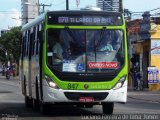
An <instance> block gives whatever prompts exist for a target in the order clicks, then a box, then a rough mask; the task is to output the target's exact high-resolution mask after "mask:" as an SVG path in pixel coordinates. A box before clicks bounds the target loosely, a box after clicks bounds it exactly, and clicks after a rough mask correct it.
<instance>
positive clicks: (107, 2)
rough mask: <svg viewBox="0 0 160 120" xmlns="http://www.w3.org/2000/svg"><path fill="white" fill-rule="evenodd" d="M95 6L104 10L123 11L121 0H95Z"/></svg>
mask: <svg viewBox="0 0 160 120" xmlns="http://www.w3.org/2000/svg"><path fill="white" fill-rule="evenodd" d="M97 7H99V8H101V9H102V10H105V11H119V12H122V11H123V9H122V0H97Z"/></svg>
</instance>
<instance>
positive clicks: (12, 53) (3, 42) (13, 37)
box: [0, 27, 21, 63]
mask: <svg viewBox="0 0 160 120" xmlns="http://www.w3.org/2000/svg"><path fill="white" fill-rule="evenodd" d="M0 46H2V47H3V48H4V49H6V50H7V52H8V57H9V58H8V59H11V60H14V61H16V62H17V63H18V61H19V57H20V51H21V47H20V46H21V27H14V28H12V29H11V30H9V31H8V32H6V33H4V34H3V35H2V36H1V37H0ZM1 57H2V56H1ZM1 57H0V58H1ZM2 58H3V57H2Z"/></svg>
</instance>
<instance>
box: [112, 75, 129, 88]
mask: <svg viewBox="0 0 160 120" xmlns="http://www.w3.org/2000/svg"><path fill="white" fill-rule="evenodd" d="M125 81H126V75H125V76H123V77H121V78H120V79H119V81H118V82H117V83H116V85H115V86H114V87H113V89H114V90H115V89H119V88H121V87H122V86H123V84H124V82H125Z"/></svg>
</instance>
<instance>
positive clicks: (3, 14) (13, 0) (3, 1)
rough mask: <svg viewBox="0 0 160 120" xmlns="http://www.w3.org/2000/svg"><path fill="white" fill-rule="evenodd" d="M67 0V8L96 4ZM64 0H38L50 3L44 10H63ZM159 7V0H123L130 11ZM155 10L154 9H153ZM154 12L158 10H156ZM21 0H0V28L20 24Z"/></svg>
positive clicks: (92, 1)
mask: <svg viewBox="0 0 160 120" xmlns="http://www.w3.org/2000/svg"><path fill="white" fill-rule="evenodd" d="M76 1H77V0H69V9H80V8H84V7H85V6H87V5H91V6H96V0H80V2H79V5H78V8H77V5H76ZM65 2H66V0H39V3H42V4H52V6H51V7H46V8H45V9H46V10H64V9H65V7H66V4H65ZM159 7H160V0H123V8H125V9H129V10H130V11H132V12H144V11H149V10H153V9H156V8H159ZM154 12H155V11H154ZM156 12H160V9H159V11H158V10H157V11H156ZM20 18H21V0H0V30H2V29H9V28H11V27H14V26H19V25H21V19H20Z"/></svg>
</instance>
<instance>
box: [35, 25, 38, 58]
mask: <svg viewBox="0 0 160 120" xmlns="http://www.w3.org/2000/svg"><path fill="white" fill-rule="evenodd" d="M38 30H39V26H37V27H36V32H35V36H36V55H38V54H39V37H38Z"/></svg>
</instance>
